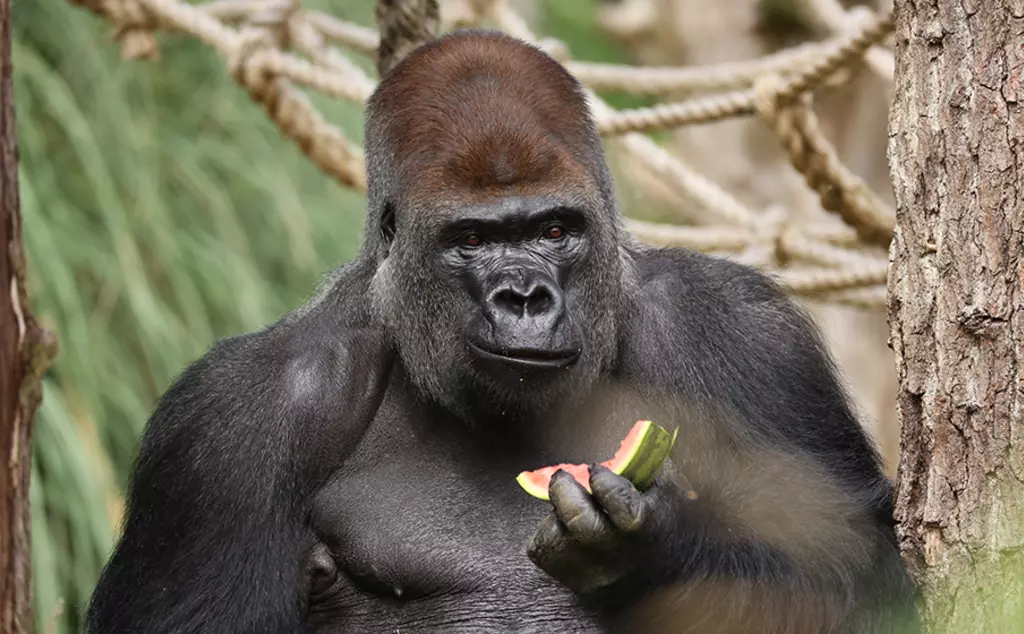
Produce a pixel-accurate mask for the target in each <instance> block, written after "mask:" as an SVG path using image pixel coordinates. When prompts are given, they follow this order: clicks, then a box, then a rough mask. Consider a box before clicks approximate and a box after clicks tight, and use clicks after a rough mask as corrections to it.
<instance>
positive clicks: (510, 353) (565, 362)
mask: <svg viewBox="0 0 1024 634" xmlns="http://www.w3.org/2000/svg"><path fill="white" fill-rule="evenodd" d="M469 347H470V348H471V349H472V350H473V352H474V353H476V354H477V356H479V357H481V358H483V359H487V360H490V361H498V362H500V363H504V364H506V365H515V366H520V367H524V368H538V369H541V368H564V367H567V366H570V365H572V364H573V363H575V362H576V359H578V358H579V356H580V353H579V350H544V349H538V348H501V349H493V348H485V347H483V346H481V345H479V344H476V343H473V342H469Z"/></svg>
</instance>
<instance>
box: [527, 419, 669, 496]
mask: <svg viewBox="0 0 1024 634" xmlns="http://www.w3.org/2000/svg"><path fill="white" fill-rule="evenodd" d="M637 422H638V423H640V424H642V425H643V427H642V429H641V431H640V433H639V436H640V438H639V440H638V441H637V442H636V443H635V444H634V445H633V448H632V450H631V451H630V452H629V453H628V454H626V455H625V456H624V457H622V458H621V462H620V463H618V464H614V463H612V460H606V461H605V462H603V463H602V464H603V465H604V466H606V467H608V468H609V469H611V470H612V472H614V473H616V474H618V475H620V476H622V477H624V478H626V479H627V480H629V481H630V482H632V483H633V486H635V487H636V488H637V490H638V491H643V490H645V489H648V488H650V486H651V485H652V484H654V480H655V478H656V477H657V475H658V472H659V471H660V470H661V466H662V465H663V464H664V463H665V460H666V459H667V458H668V456H669V454H671V453H672V448H673V447H674V446H675V442H676V436H677V434H678V433H679V429H678V428H677V429H676V430H675V431H673V432H672V433H671V434H670V433H669V432H668V431H667V430H666V429H665V428H664V427H662V426H660V425H658V424H656V423H654V422H651V421H647V420H645V421H637ZM630 431H631V432H632V431H633V430H632V429H631V430H630ZM542 468H543V467H542ZM536 471H539V469H538V470H534V471H523V472H521V473H520V474H519V475H518V476H516V482H518V483H519V486H521V487H522V488H523V490H524V491H526V492H527V493H528V494H530V495H532V496H533V497H535V498H538V499H541V500H549V499H550V498H549V496H548V489H547V486H546V485H540V484H538V483H537V482H536V481H535V479H534V478H531V475H532V474H533V473H535V472H536ZM584 488H586V489H587V490H588V491H589V486H587V485H584Z"/></svg>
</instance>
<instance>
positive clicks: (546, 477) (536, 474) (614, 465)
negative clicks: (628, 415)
mask: <svg viewBox="0 0 1024 634" xmlns="http://www.w3.org/2000/svg"><path fill="white" fill-rule="evenodd" d="M652 424H653V423H651V422H650V421H646V420H639V421H637V422H636V423H635V424H634V425H633V427H632V428H631V429H630V430H629V433H628V434H626V437H625V438H623V439H622V442H621V443H620V444H619V450H618V451H616V452H615V456H614V457H612V458H611V459H609V460H605V461H604V462H602V463H601V466H604V467H607V468H608V469H611V470H612V471H614V472H615V473H621V472H622V469H623V467H625V463H626V462H627V461H628V460H629V459H630V457H631V456H633V455H634V452H635V449H636V445H637V443H639V442H640V440H641V439H642V437H643V433H644V431H646V430H647V427H648V426H649V425H652ZM673 439H674V436H673ZM559 469H561V470H562V471H565V472H567V473H568V474H569V475H571V476H572V477H573V479H575V480H576V482H579V483H580V486H582V487H583V488H585V489H586V490H587V491H590V466H589V465H585V464H568V463H566V464H556V465H551V466H548V467H541V468H540V469H535V470H533V471H523V472H522V473H520V474H519V476H518V477H517V478H516V481H517V482H519V485H520V486H522V487H523V488H524V489H526V491H527V492H528V493H529V494H530V495H532V496H534V497H537V498H540V499H542V500H546V499H548V486H549V485H550V484H551V478H552V477H553V476H554V475H555V473H557V472H558V471H559Z"/></svg>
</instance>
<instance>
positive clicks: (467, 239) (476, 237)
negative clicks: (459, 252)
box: [461, 233, 483, 249]
mask: <svg viewBox="0 0 1024 634" xmlns="http://www.w3.org/2000/svg"><path fill="white" fill-rule="evenodd" d="M461 242H462V246H464V247H466V248H467V249H475V248H477V247H478V246H480V245H481V244H483V239H482V238H480V234H477V233H467V234H466V235H464V236H462V241H461Z"/></svg>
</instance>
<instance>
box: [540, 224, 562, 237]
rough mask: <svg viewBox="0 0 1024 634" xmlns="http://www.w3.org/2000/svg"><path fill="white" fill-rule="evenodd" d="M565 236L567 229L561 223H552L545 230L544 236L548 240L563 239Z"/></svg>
mask: <svg viewBox="0 0 1024 634" xmlns="http://www.w3.org/2000/svg"><path fill="white" fill-rule="evenodd" d="M564 237H565V229H563V228H562V227H560V226H559V225H551V226H550V227H548V228H547V229H545V230H544V238H545V239H546V240H561V239H562V238H564Z"/></svg>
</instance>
